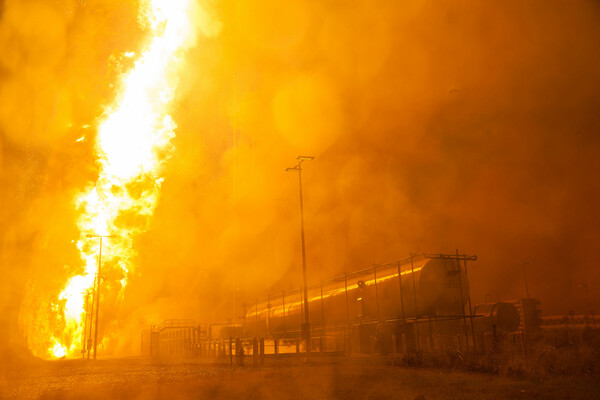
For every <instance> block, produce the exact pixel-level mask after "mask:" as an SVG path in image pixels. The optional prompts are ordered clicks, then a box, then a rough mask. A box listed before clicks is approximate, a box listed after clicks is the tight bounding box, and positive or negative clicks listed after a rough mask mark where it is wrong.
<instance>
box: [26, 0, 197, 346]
mask: <svg viewBox="0 0 600 400" xmlns="http://www.w3.org/2000/svg"><path fill="white" fill-rule="evenodd" d="M193 6H194V4H193V1H192V0H146V1H142V5H141V10H140V13H141V16H142V18H143V19H145V21H146V22H145V23H146V24H147V27H148V28H149V29H150V31H151V36H152V41H151V43H150V45H149V47H148V48H147V50H146V51H145V52H143V54H141V56H139V58H138V59H137V61H136V62H135V66H134V67H133V69H132V70H131V71H129V72H128V73H127V74H126V75H124V76H123V78H122V82H121V84H122V90H121V93H120V94H119V96H118V98H117V100H116V102H115V104H114V105H113V106H112V107H111V108H110V109H109V111H108V112H107V113H106V114H105V117H104V118H103V120H102V121H101V123H100V124H99V126H98V140H97V154H98V158H99V161H100V163H101V168H100V173H99V177H98V180H97V181H96V182H95V184H94V185H93V186H90V187H89V188H87V189H86V190H85V191H84V192H82V193H80V194H79V195H78V196H77V197H76V198H75V204H76V206H77V208H78V210H80V211H81V215H80V218H79V220H78V221H77V225H78V228H79V230H80V232H81V238H80V239H79V240H78V241H77V248H78V249H79V251H80V255H81V259H82V261H83V263H84V269H85V272H84V273H83V274H82V275H78V276H73V277H71V278H70V279H69V280H68V282H67V283H66V285H65V287H64V290H63V291H62V292H61V293H60V295H59V296H58V299H57V300H56V301H55V302H53V304H52V307H51V311H52V312H53V313H55V314H56V315H57V316H58V318H56V319H57V320H59V321H61V324H62V325H64V329H62V332H61V334H60V335H55V336H51V334H49V333H47V332H44V333H42V334H46V335H48V336H51V337H50V338H49V340H50V343H51V345H50V347H49V348H47V349H43V348H32V349H31V350H32V351H33V352H34V353H36V354H37V355H39V356H42V357H63V356H65V355H66V356H73V355H76V354H78V353H79V352H80V351H81V349H82V347H83V343H82V341H84V338H83V335H84V329H85V323H84V321H85V319H86V311H85V304H86V293H88V292H89V293H92V292H93V290H94V280H95V277H96V273H97V270H98V253H99V250H100V241H99V239H98V238H95V237H91V238H88V237H86V235H88V234H93V235H115V236H116V237H117V238H116V239H104V243H103V247H102V267H103V268H102V271H103V272H104V268H105V267H106V266H107V265H110V267H111V268H112V269H113V271H117V272H118V273H117V274H114V273H113V274H111V278H109V277H108V275H106V276H105V277H104V278H103V279H104V281H103V282H102V286H103V288H105V287H110V288H112V290H113V291H118V293H111V297H114V298H117V299H119V298H121V297H122V294H123V289H124V287H125V286H126V285H127V279H128V275H129V273H130V270H131V269H132V268H133V265H132V262H131V261H132V257H133V256H134V255H135V253H134V250H133V249H132V242H133V239H134V237H135V236H136V235H138V234H139V233H141V232H144V231H146V230H147V229H148V224H149V218H150V217H151V216H152V215H153V213H154V210H155V208H156V205H157V201H158V197H159V192H160V186H161V182H162V178H161V176H160V168H161V165H162V164H163V163H164V162H165V160H166V159H167V158H168V157H169V154H170V151H171V150H172V145H171V144H170V140H171V139H172V138H173V136H174V130H175V128H176V124H175V122H174V121H173V119H172V118H171V116H170V115H169V114H168V106H169V104H170V103H171V101H172V100H173V98H174V95H175V90H176V86H177V71H178V68H179V65H180V63H181V52H182V50H183V49H184V48H185V46H187V44H189V43H188V42H189V41H190V39H191V37H192V29H191V28H192V26H191V21H190V19H189V18H190V17H189V16H190V15H192V14H193V12H192V10H191V7H193ZM134 56H135V55H134V54H132V53H126V54H124V55H123V57H128V58H131V57H134ZM101 276H102V274H101ZM115 276H116V278H115ZM103 290H105V289H102V290H101V291H100V296H101V299H102V298H103ZM106 290H108V289H106ZM104 293H106V292H104ZM88 300H89V301H90V304H91V296H90V297H89V298H88ZM88 329H89V320H88ZM54 332H56V330H54ZM56 336H58V337H56ZM86 336H87V335H86ZM41 343H43V341H41ZM46 343H48V341H46ZM30 346H31V344H30Z"/></svg>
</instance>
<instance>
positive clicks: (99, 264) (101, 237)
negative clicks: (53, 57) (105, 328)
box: [86, 234, 117, 360]
mask: <svg viewBox="0 0 600 400" xmlns="http://www.w3.org/2000/svg"><path fill="white" fill-rule="evenodd" d="M86 237H88V238H100V250H99V253H98V272H97V273H96V323H95V327H94V360H95V359H96V351H97V349H98V316H99V312H98V311H99V310H100V269H101V268H102V239H104V238H115V237H117V236H116V235H92V234H88V235H86ZM90 335H91V332H90ZM88 357H89V356H88Z"/></svg>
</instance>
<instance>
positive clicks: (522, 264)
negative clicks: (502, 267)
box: [519, 261, 533, 300]
mask: <svg viewBox="0 0 600 400" xmlns="http://www.w3.org/2000/svg"><path fill="white" fill-rule="evenodd" d="M531 264H533V261H527V262H522V263H520V264H519V265H520V266H521V267H522V268H523V280H524V281H525V294H527V300H529V285H528V284H527V271H526V270H525V267H526V266H528V265H531Z"/></svg>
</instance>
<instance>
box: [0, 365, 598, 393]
mask: <svg viewBox="0 0 600 400" xmlns="http://www.w3.org/2000/svg"><path fill="white" fill-rule="evenodd" d="M421 395H422V396H423V397H424V398H425V399H595V398H598V397H599V396H600V383H599V382H598V381H597V380H594V379H590V378H573V377H571V378H559V377H554V378H552V379H543V380H539V379H538V380H531V379H516V378H509V377H501V376H496V375H491V374H481V373H466V372H459V371H451V370H440V369H425V368H405V367H399V366H394V365H390V363H389V362H383V361H382V360H378V359H373V358H364V359H317V360H314V361H312V362H310V363H305V362H303V361H301V360H299V359H288V360H268V361H267V363H266V365H265V366H262V367H258V368H253V367H244V368H237V367H233V368H232V367H230V366H228V365H215V364H211V365H209V364H205V363H189V362H188V363H154V362H151V361H150V360H144V359H129V360H103V361H98V362H84V361H79V360H67V361H55V362H39V363H30V364H27V365H21V366H19V367H15V368H11V369H4V370H3V372H2V376H1V377H0V398H2V399H5V398H6V399H11V398H14V399H17V398H18V399H36V398H40V399H215V400H216V399H273V400H275V399H409V400H413V399H415V398H417V397H419V396H421Z"/></svg>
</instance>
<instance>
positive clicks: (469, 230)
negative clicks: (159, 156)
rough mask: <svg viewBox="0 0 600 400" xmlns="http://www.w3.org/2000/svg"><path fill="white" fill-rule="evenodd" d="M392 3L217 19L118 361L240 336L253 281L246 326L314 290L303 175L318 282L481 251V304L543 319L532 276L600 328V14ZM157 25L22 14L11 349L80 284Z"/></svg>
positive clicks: (12, 51) (5, 46)
mask: <svg viewBox="0 0 600 400" xmlns="http://www.w3.org/2000/svg"><path fill="white" fill-rule="evenodd" d="M372 3H373V2H369V1H360V0H359V1H353V2H349V3H344V4H341V3H338V2H321V3H313V2H306V1H299V0H292V1H288V2H276V1H273V0H267V1H260V2H258V1H237V2H236V1H222V2H215V1H203V2H202V4H200V6H201V7H199V10H198V13H199V15H198V20H201V21H203V22H202V24H201V26H202V28H201V32H200V34H199V36H198V38H197V42H196V45H195V46H194V47H193V48H191V49H190V50H189V51H188V54H187V58H186V66H185V68H184V69H183V71H182V73H181V76H180V85H179V86H180V91H179V93H178V96H177V104H176V107H175V108H174V109H173V110H172V113H171V115H172V116H173V119H174V120H175V121H176V123H177V125H178V129H177V130H176V134H177V136H176V138H175V139H174V140H173V142H172V144H173V145H174V146H175V149H176V150H175V151H174V153H173V156H172V158H171V159H170V160H169V162H168V163H167V166H166V168H165V170H164V171H163V176H164V182H163V184H162V194H161V199H160V202H159V206H158V208H157V210H156V214H155V216H154V219H153V220H152V222H151V227H150V230H149V231H148V232H147V233H145V234H143V235H142V236H140V237H139V238H136V240H135V246H136V249H135V250H136V252H137V254H138V255H137V258H136V266H135V268H134V269H132V271H133V272H132V275H131V277H130V280H129V284H128V286H127V289H126V291H125V293H124V297H123V299H122V302H121V306H120V307H118V308H114V309H106V310H103V313H104V314H103V316H102V319H103V320H104V321H109V320H110V321H113V322H111V323H108V322H107V326H106V327H104V328H103V329H105V330H106V331H107V332H108V331H111V332H113V334H112V335H111V338H112V340H111V341H110V342H106V346H107V352H113V353H120V354H125V353H134V354H135V353H136V352H137V350H138V348H139V334H140V331H141V329H142V328H143V327H146V326H148V325H150V324H153V323H159V322H161V321H162V320H164V319H167V318H194V319H196V320H198V321H205V322H209V321H226V320H227V319H228V318H231V317H232V312H233V298H234V294H233V287H234V282H235V283H236V286H237V290H236V293H235V299H236V302H237V304H236V307H237V310H236V317H238V316H239V315H241V303H242V302H243V301H244V300H247V301H251V300H253V299H254V298H256V297H264V296H265V295H266V294H267V293H275V292H280V291H281V290H282V289H285V290H288V289H291V288H296V287H298V286H299V285H300V282H301V278H302V276H301V268H300V267H301V255H300V230H299V228H300V220H299V200H298V178H297V175H295V173H294V174H291V173H286V172H285V168H286V167H292V166H294V165H295V163H296V156H298V155H300V154H301V155H312V156H315V157H316V158H315V160H314V161H311V162H306V163H304V164H303V167H304V170H303V175H302V178H303V189H304V201H305V203H304V211H305V228H306V240H307V242H306V248H307V265H308V275H309V280H310V281H319V280H321V279H326V278H328V277H330V276H332V275H337V274H340V273H343V272H344V271H351V270H354V269H357V268H359V267H361V266H369V265H372V264H373V263H381V262H386V261H390V260H394V259H397V258H401V257H405V256H407V255H408V254H409V253H410V252H411V251H425V252H435V253H438V252H450V253H451V252H454V251H455V250H456V248H458V249H459V251H460V252H461V253H462V252H464V253H467V254H477V255H478V257H479V260H478V261H477V262H476V263H472V264H470V269H469V277H470V280H471V294H472V298H473V301H474V302H476V303H479V302H483V299H484V296H486V295H487V296H488V299H491V300H502V299H512V298H517V297H523V296H524V295H525V287H524V282H523V270H522V267H521V266H520V265H519V264H521V263H523V262H532V264H528V265H527V266H526V268H527V277H528V281H529V291H530V293H531V295H532V296H534V297H537V298H540V299H541V300H542V308H543V311H544V312H545V313H564V312H567V311H568V310H570V309H574V310H576V312H581V313H584V312H586V311H587V309H588V298H586V295H585V291H584V290H583V289H582V288H581V287H580V285H581V284H590V292H589V295H590V296H589V302H590V303H591V304H592V307H597V306H598V304H599V303H598V302H599V301H600V296H599V295H598V289H599V288H600V273H598V268H597V266H598V265H599V264H600V253H599V252H598V251H597V250H598V244H599V243H600V210H599V208H598V204H599V195H600V180H599V179H598V177H599V176H600V157H598V154H599V150H600V137H599V135H598V132H600V114H599V113H598V110H599V109H600V69H599V68H598V65H600V41H599V40H598V39H599V38H600V3H598V2H597V1H592V0H574V1H570V2H561V1H550V2H548V1H538V0H535V1H529V2H520V1H502V2H500V1H497V2H485V3H484V2H478V1H467V0H461V1H454V2H452V3H448V4H445V3H444V4H441V3H440V2H435V1H426V0H420V1H411V2H407V4H405V5H402V4H399V3H398V2H392V1H384V2H377V3H376V4H372ZM137 8H138V4H137V2H136V1H128V2H118V4H115V2H110V1H105V0H92V1H86V2H81V1H74V0H73V1H62V2H59V1H33V0H28V1H17V0H4V1H3V2H2V1H0V54H1V57H0V183H1V184H2V191H1V195H0V202H1V203H0V204H1V206H0V228H1V230H0V246H1V247H0V249H1V252H0V263H1V264H0V271H1V273H2V279H1V280H0V282H1V283H0V315H1V316H0V339H1V340H0V343H2V344H0V346H3V345H4V343H6V344H8V345H10V346H25V344H24V343H25V341H24V340H23V336H24V335H27V330H28V329H35V328H34V327H33V328H32V326H34V325H32V324H34V321H32V320H31V319H32V318H31V316H30V317H27V316H23V315H19V314H20V310H22V309H28V310H29V309H35V308H40V307H48V302H49V301H50V300H49V299H50V298H51V296H56V294H57V293H59V292H60V290H61V289H62V286H64V283H65V282H66V280H67V278H68V277H69V276H70V275H69V274H71V273H72V271H73V270H74V269H76V268H77V267H78V263H80V260H79V257H78V254H77V249H76V248H75V245H74V243H73V240H75V239H77V238H78V237H79V232H78V231H77V227H76V225H75V222H76V217H77V210H76V208H75V206H74V204H73V197H74V194H75V193H77V192H78V191H80V190H81V189H82V188H83V187H85V186H86V185H89V184H90V183H91V182H93V181H94V180H95V179H96V175H97V169H98V166H97V165H96V158H95V154H94V150H93V143H94V139H95V134H96V131H95V128H96V122H97V119H98V118H99V117H100V116H101V115H102V113H103V111H104V107H106V106H107V105H108V104H110V103H111V101H112V99H113V98H114V97H115V93H114V90H115V89H114V83H115V82H116V81H117V79H118V76H119V74H120V73H121V72H122V71H124V70H127V68H128V67H130V66H128V65H121V64H120V61H117V60H119V58H118V57H116V56H117V55H119V54H121V53H124V52H138V51H139V49H140V48H141V47H142V46H143V45H144V40H145V37H144V30H143V27H140V26H139V25H138V17H137ZM78 139H81V140H79V141H78ZM32 293H35V294H36V296H33V295H32ZM32 302H33V303H35V304H32ZM21 314H22V313H21ZM19 321H20V322H19ZM19 324H20V325H19ZM19 326H20V328H19ZM115 338H117V339H115ZM0 350H2V349H1V348H0Z"/></svg>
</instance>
